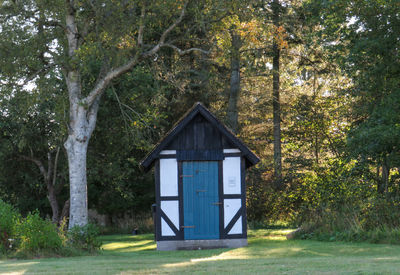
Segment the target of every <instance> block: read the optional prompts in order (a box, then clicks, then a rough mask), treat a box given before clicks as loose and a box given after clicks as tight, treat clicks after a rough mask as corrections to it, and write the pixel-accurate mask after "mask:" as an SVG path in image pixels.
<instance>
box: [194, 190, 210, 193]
mask: <svg viewBox="0 0 400 275" xmlns="http://www.w3.org/2000/svg"><path fill="white" fill-rule="evenodd" d="M200 192H207V190H196V193H200Z"/></svg>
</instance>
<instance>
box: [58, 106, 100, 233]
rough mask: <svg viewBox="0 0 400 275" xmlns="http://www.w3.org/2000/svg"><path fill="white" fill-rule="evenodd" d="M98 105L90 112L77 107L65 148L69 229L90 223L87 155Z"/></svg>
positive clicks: (82, 107)
mask: <svg viewBox="0 0 400 275" xmlns="http://www.w3.org/2000/svg"><path fill="white" fill-rule="evenodd" d="M97 106H98V105H97V104H95V105H94V106H92V108H91V109H90V110H86V108H85V107H84V106H81V105H79V104H78V105H75V108H74V110H72V112H71V121H70V132H69V135H68V139H67V141H66V142H65V144H64V147H65V149H66V151H67V155H68V166H69V182H70V219H69V228H72V227H74V226H76V225H77V226H84V225H86V224H87V223H88V198H87V177H86V155H87V148H88V144H89V139H90V136H91V135H92V132H93V129H94V127H95V124H96V117H97Z"/></svg>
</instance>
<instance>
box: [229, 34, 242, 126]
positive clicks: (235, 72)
mask: <svg viewBox="0 0 400 275" xmlns="http://www.w3.org/2000/svg"><path fill="white" fill-rule="evenodd" d="M231 42H232V47H231V79H230V90H229V100H228V112H227V122H228V125H229V127H230V128H231V129H232V131H233V132H234V133H236V132H237V130H238V125H239V123H238V109H237V103H238V99H239V92H240V47H241V44H242V41H241V38H240V35H239V34H237V33H236V32H235V31H234V30H231Z"/></svg>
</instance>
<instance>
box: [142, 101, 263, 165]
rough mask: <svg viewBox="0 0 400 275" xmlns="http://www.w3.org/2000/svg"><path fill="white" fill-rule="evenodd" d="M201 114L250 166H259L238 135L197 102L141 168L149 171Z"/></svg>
mask: <svg viewBox="0 0 400 275" xmlns="http://www.w3.org/2000/svg"><path fill="white" fill-rule="evenodd" d="M197 114H201V115H202V116H203V117H204V118H205V119H206V120H207V121H208V122H210V123H211V124H212V125H213V126H214V127H216V128H217V129H218V130H219V132H220V133H221V134H222V135H223V136H225V137H226V138H227V139H228V140H229V141H230V142H231V143H232V144H233V145H235V146H236V147H237V148H238V149H239V150H240V151H241V152H242V154H243V156H244V157H245V158H246V160H247V162H248V163H249V165H248V166H252V165H255V164H257V163H258V162H259V161H260V159H259V158H258V157H257V156H256V155H255V154H254V153H253V152H252V151H250V149H249V148H247V146H246V145H245V144H244V143H243V142H242V141H241V140H240V139H239V138H238V137H236V135H235V134H234V133H233V132H232V131H231V130H230V129H228V128H227V127H226V126H225V125H224V124H222V123H221V122H220V121H219V120H218V119H217V118H216V117H215V116H214V115H213V114H212V113H211V112H210V111H209V110H208V109H207V108H206V107H204V105H203V104H201V103H200V102H197V103H196V104H194V105H193V107H192V108H190V109H189V110H188V111H187V112H186V113H185V114H184V115H183V116H182V117H181V118H180V119H179V120H178V121H177V122H176V123H175V125H174V126H173V127H172V129H171V130H170V131H169V132H168V133H167V134H166V135H165V137H164V138H162V139H161V140H160V141H159V142H158V143H157V144H156V146H154V148H153V150H151V152H150V153H149V154H148V155H147V156H146V157H145V158H144V159H143V160H142V161H141V162H140V166H141V167H142V168H143V169H144V170H145V171H148V170H149V169H150V168H151V166H152V165H153V162H154V161H155V160H156V159H157V158H158V155H159V154H160V152H161V151H162V150H163V149H164V148H165V147H166V146H167V145H168V144H169V143H170V142H171V141H172V140H173V139H174V138H175V137H177V136H178V134H179V133H180V132H181V131H182V130H183V129H184V128H185V127H186V126H187V125H188V124H189V122H190V121H191V120H192V119H193V118H194V117H195V116H196V115H197Z"/></svg>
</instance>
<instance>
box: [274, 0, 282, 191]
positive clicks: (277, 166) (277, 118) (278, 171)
mask: <svg viewBox="0 0 400 275" xmlns="http://www.w3.org/2000/svg"><path fill="white" fill-rule="evenodd" d="M279 5H280V4H279V0H274V2H273V3H272V9H273V22H274V26H275V29H278V28H279ZM272 51H273V60H272V83H273V84H272V85H273V88H272V107H273V123H274V129H273V132H274V177H275V184H276V187H277V188H281V187H282V152H281V106H280V99H279V77H280V73H279V58H280V48H279V45H278V41H277V38H275V39H274V42H273V45H272Z"/></svg>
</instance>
